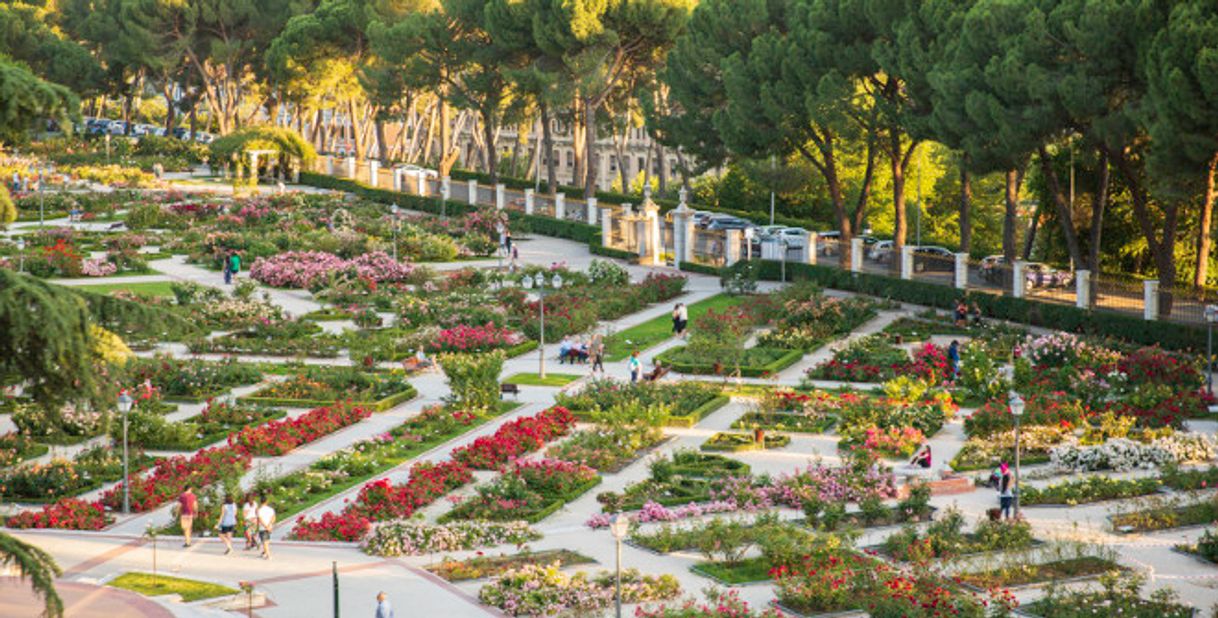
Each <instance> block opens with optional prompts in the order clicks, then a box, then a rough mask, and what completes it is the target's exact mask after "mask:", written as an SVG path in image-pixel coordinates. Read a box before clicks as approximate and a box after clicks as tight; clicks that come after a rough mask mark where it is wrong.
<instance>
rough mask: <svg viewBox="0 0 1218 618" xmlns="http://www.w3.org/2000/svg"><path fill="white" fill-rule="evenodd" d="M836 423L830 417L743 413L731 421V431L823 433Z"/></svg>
mask: <svg viewBox="0 0 1218 618" xmlns="http://www.w3.org/2000/svg"><path fill="white" fill-rule="evenodd" d="M835 422H837V421H836V419H834V418H833V417H831V416H822V417H813V416H805V415H802V414H789V413H781V412H780V413H777V414H762V413H759V412H745V413H744V414H742V415H740V418H737V419H736V420H734V421H732V429H765V430H768V431H788V432H791V433H824V432H826V431H829V429H830V428H832V427H833V424H834V423H835Z"/></svg>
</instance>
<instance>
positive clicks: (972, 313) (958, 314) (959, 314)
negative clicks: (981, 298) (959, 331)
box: [952, 299, 981, 326]
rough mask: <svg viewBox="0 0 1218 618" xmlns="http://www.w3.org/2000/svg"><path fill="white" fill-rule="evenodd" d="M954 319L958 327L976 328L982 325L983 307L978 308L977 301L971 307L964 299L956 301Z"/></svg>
mask: <svg viewBox="0 0 1218 618" xmlns="http://www.w3.org/2000/svg"><path fill="white" fill-rule="evenodd" d="M952 318H953V319H954V320H955V322H956V326H968V325H969V324H972V325H974V326H980V325H981V307H979V306H977V301H973V304H972V305H971V306H970V305H968V304H967V303H965V302H964V299H960V300H957V301H956V310H955V311H953V312H952Z"/></svg>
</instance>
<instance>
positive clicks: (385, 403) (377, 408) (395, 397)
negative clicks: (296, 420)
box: [239, 384, 419, 412]
mask: <svg viewBox="0 0 1218 618" xmlns="http://www.w3.org/2000/svg"><path fill="white" fill-rule="evenodd" d="M407 387H408V388H407V389H406V390H404V391H399V392H397V393H394V394H392V395H390V396H388V397H386V398H384V399H381V400H380V401H351V402H347V403H350V404H351V405H352V406H357V407H361V408H368V409H369V410H372V411H373V412H384V411H385V410H388V409H389V408H392V407H393V406H396V405H398V404H400V403H404V402H407V401H410V400H411V399H414V398H415V397H416V396H418V394H419V391H418V390H417V389H416V388H415V387H414V385H413V384H408V385H407ZM239 399H240V401H248V402H250V403H257V404H262V405H264V406H277V407H281V408H320V407H323V406H332V405H334V404H335V403H343V402H344V400H343V399H335V400H334V401H322V400H319V399H280V398H278V397H258V396H257V395H249V396H246V397H241V398H239Z"/></svg>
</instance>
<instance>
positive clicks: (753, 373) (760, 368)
mask: <svg viewBox="0 0 1218 618" xmlns="http://www.w3.org/2000/svg"><path fill="white" fill-rule="evenodd" d="M679 349H682V348H673V349H670V350H665V351H664V352H661V353H660V354H659V355H658V356H656V359H657V360H659V361H660V362H661V363H663V364H664V365H665V366H666V367H671V368H672V370H673V371H676V372H679V373H692V374H699V375H715V365H714V364H712V363H689V362H682V361H674V360H672V356H671V355H672V353H673V352H674V350H679ZM774 349H775V350H779V348H774ZM781 352H782V353H781V354H780V355H779V356H778V357H777V358H775V359H774V360H772V361H770V362H768V363H766V364H764V365H755V366H750V365H743V366H741V367H740V375H741V377H745V378H761V377H766V376H769V375H773V374H775V373H778V372H779V371H782V370H783V369H786V368H787V367H790V366H791V365H794V364H795V363H797V362H799V359H801V358H803V357H804V351H803V350H781ZM723 371H724V372H727V373H729V374H732V373H735V369H734V368H727V367H724V368H723Z"/></svg>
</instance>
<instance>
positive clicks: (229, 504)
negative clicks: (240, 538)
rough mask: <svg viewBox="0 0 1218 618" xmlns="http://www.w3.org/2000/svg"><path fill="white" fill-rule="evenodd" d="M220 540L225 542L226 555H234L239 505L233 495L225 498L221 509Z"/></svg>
mask: <svg viewBox="0 0 1218 618" xmlns="http://www.w3.org/2000/svg"><path fill="white" fill-rule="evenodd" d="M219 529H220V540H221V541H224V555H226V556H227V555H229V554H231V553H233V531H235V530H236V529H237V505H236V503H234V502H233V497H232V496H231V495H228V496H224V504H223V505H222V506H221V507H220V524H219Z"/></svg>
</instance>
